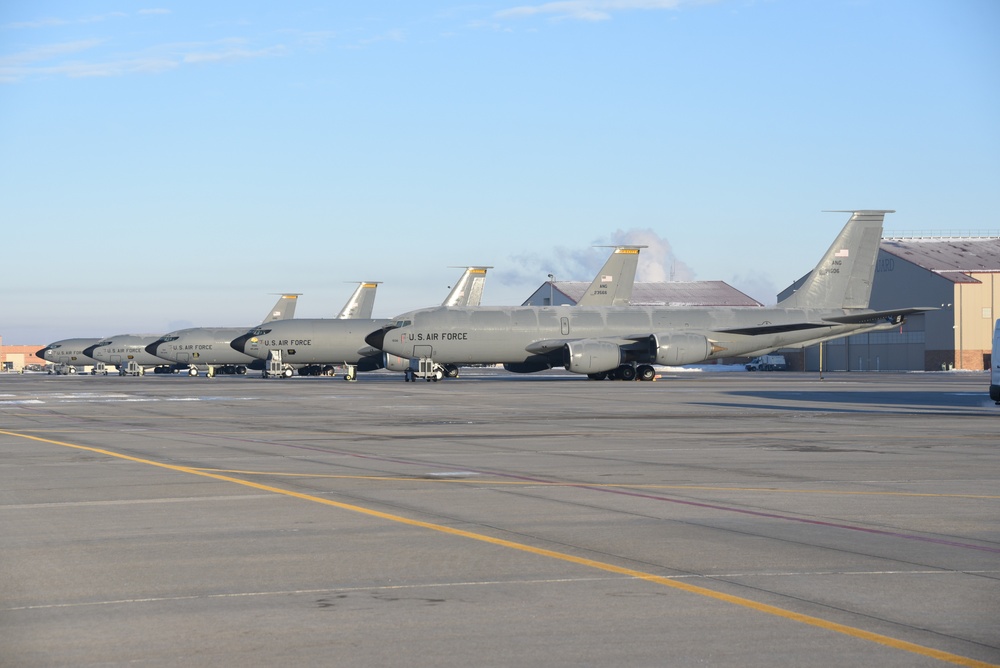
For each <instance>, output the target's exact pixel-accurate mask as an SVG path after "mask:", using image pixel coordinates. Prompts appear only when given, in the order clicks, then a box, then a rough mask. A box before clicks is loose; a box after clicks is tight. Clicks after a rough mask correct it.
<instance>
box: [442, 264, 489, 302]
mask: <svg viewBox="0 0 1000 668" xmlns="http://www.w3.org/2000/svg"><path fill="white" fill-rule="evenodd" d="M492 268H493V267H466V268H465V273H463V274H462V277H461V278H459V279H458V282H457V283H455V287H453V288H452V289H451V292H449V293H448V296H447V297H445V300H444V301H443V302H442V303H441V306H479V304H480V302H482V300H483V288H484V287H486V270H487V269H492Z"/></svg>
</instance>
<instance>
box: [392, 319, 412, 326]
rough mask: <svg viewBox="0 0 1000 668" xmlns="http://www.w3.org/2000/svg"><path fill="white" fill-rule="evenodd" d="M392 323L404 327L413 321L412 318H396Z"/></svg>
mask: <svg viewBox="0 0 1000 668" xmlns="http://www.w3.org/2000/svg"><path fill="white" fill-rule="evenodd" d="M393 324H394V326H396V327H406V326H408V325H412V324H413V321H412V320H397V321H396V322H395V323H393Z"/></svg>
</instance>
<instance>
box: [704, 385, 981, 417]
mask: <svg viewBox="0 0 1000 668" xmlns="http://www.w3.org/2000/svg"><path fill="white" fill-rule="evenodd" d="M727 396H730V397H747V398H751V397H753V398H756V399H764V400H769V401H772V402H774V403H773V404H754V403H746V404H737V403H733V402H718V403H716V402H710V405H725V406H729V407H741V408H758V409H771V410H782V411H808V412H816V411H823V412H828V413H884V412H886V411H888V410H893V409H901V408H908V409H913V410H919V411H920V412H921V413H926V412H927V409H933V410H937V411H940V412H942V413H946V414H948V415H956V414H968V415H983V411H982V410H980V409H983V408H991V409H992V408H994V404H993V402H992V401H990V399H989V396H988V395H987V394H986V392H983V393H982V394H973V393H968V392H929V391H915V392H885V391H863V392H858V391H848V392H838V391H820V392H790V391H784V392H782V391H763V392H758V391H737V392H728V393H727Z"/></svg>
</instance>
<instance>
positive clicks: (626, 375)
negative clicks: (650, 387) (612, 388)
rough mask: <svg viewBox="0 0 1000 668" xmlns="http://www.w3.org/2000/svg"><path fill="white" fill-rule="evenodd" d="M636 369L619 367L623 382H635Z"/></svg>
mask: <svg viewBox="0 0 1000 668" xmlns="http://www.w3.org/2000/svg"><path fill="white" fill-rule="evenodd" d="M635 376H636V373H635V367H634V366H620V367H618V377H619V378H620V379H621V380H635Z"/></svg>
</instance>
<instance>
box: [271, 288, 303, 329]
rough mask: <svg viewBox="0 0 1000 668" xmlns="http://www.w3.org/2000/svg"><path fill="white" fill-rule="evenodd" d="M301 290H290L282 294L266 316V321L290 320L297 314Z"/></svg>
mask: <svg viewBox="0 0 1000 668" xmlns="http://www.w3.org/2000/svg"><path fill="white" fill-rule="evenodd" d="M301 294H302V293H301V292H288V293H286V294H283V295H281V297H279V298H278V301H277V303H276V304H275V305H274V308H272V309H271V311H270V312H269V313H268V314H267V317H266V318H264V322H273V321H275V320H288V319H289V318H291V317H292V316H294V315H295V304H296V303H297V302H298V299H299V295H301Z"/></svg>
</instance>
